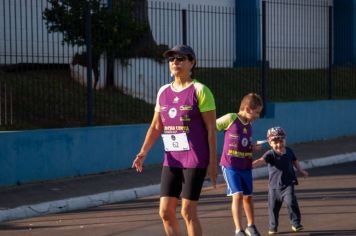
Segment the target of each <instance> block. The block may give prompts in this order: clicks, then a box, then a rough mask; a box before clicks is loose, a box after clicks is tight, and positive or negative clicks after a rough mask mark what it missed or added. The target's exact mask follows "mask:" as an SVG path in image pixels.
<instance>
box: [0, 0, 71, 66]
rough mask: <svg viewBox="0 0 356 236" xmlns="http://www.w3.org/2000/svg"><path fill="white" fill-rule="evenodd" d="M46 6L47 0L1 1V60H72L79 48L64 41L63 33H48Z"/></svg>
mask: <svg viewBox="0 0 356 236" xmlns="http://www.w3.org/2000/svg"><path fill="white" fill-rule="evenodd" d="M46 6H47V1H46V0H39V1H37V0H36V1H27V0H25V1H24V0H11V1H5V0H2V1H1V3H0V19H1V21H0V22H1V24H0V32H1V34H0V64H7V65H8V64H17V63H69V62H70V60H71V58H72V55H73V52H76V51H78V49H75V50H74V49H73V48H72V47H68V46H67V45H62V34H59V33H54V34H49V33H48V31H47V28H46V25H45V23H44V20H43V19H42V13H43V10H44V9H45V8H46ZM10 55H11V56H10Z"/></svg>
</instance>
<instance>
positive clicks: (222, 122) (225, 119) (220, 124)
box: [216, 113, 237, 131]
mask: <svg viewBox="0 0 356 236" xmlns="http://www.w3.org/2000/svg"><path fill="white" fill-rule="evenodd" d="M236 119H237V114H236V113H228V114H226V115H224V116H222V117H220V118H219V119H217V120H216V129H217V130H219V131H221V130H227V129H228V128H229V127H230V125H231V124H232V123H233V122H234V121H235V120H236Z"/></svg>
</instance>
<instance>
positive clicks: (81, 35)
mask: <svg viewBox="0 0 356 236" xmlns="http://www.w3.org/2000/svg"><path fill="white" fill-rule="evenodd" d="M47 1H48V3H49V6H48V7H47V8H46V9H45V10H44V12H43V18H44V20H45V21H46V26H47V29H48V31H49V32H60V33H62V34H63V42H62V43H63V44H64V43H68V44H70V45H72V46H74V45H76V46H84V45H85V43H86V35H85V24H86V23H87V22H86V19H85V9H86V8H85V6H86V4H87V3H88V6H89V10H90V16H91V32H92V33H91V35H92V37H91V42H92V58H93V61H92V65H93V70H94V77H96V78H94V79H95V81H96V82H97V80H98V61H99V58H100V55H101V54H102V53H104V52H105V53H106V54H107V56H108V58H118V59H120V60H121V62H122V63H125V62H126V61H127V59H128V58H130V57H132V53H131V52H130V49H131V48H132V47H133V45H135V44H137V42H139V41H140V38H141V36H143V35H144V34H145V32H147V31H148V30H149V28H148V23H147V22H144V21H139V19H138V18H137V16H135V15H134V9H133V6H134V2H133V1H132V0H120V1H115V2H114V3H113V4H112V6H108V5H105V4H102V1H101V0H47ZM85 53H86V52H82V53H81V54H77V55H76V56H75V57H76V58H75V60H77V61H83V58H84V61H85ZM108 79H109V78H108ZM110 79H112V78H110ZM108 82H109V84H110V81H108Z"/></svg>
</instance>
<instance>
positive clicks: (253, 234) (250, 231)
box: [245, 225, 261, 236]
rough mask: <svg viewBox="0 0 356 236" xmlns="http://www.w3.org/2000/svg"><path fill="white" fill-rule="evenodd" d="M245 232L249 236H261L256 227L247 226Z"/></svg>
mask: <svg viewBox="0 0 356 236" xmlns="http://www.w3.org/2000/svg"><path fill="white" fill-rule="evenodd" d="M245 232H246V234H247V235H248V236H261V235H260V233H259V232H258V230H257V228H256V225H250V226H247V228H246V229H245Z"/></svg>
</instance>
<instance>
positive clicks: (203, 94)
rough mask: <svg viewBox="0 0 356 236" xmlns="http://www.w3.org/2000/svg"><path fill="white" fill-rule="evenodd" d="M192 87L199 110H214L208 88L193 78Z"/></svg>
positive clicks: (211, 94)
mask: <svg viewBox="0 0 356 236" xmlns="http://www.w3.org/2000/svg"><path fill="white" fill-rule="evenodd" d="M194 87H195V91H196V94H197V97H198V107H199V110H200V112H206V111H212V110H215V109H216V107H215V100H214V96H213V93H212V92H211V91H210V89H209V88H208V87H207V86H205V85H204V84H202V83H200V82H198V81H196V80H194Z"/></svg>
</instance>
